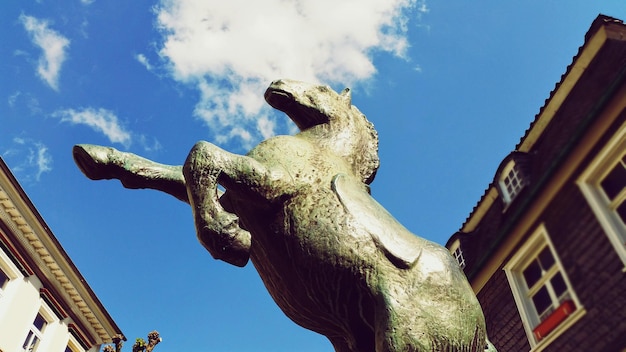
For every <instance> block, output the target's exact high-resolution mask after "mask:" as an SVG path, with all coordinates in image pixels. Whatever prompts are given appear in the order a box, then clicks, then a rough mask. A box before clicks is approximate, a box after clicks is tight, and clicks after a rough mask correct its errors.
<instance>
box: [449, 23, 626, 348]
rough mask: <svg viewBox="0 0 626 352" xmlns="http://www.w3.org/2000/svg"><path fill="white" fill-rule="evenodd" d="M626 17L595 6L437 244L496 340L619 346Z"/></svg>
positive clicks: (523, 344)
mask: <svg viewBox="0 0 626 352" xmlns="http://www.w3.org/2000/svg"><path fill="white" fill-rule="evenodd" d="M625 243H626V25H624V24H623V22H622V21H619V20H616V19H614V18H610V17H607V16H603V15H600V16H598V17H597V18H596V20H595V21H594V22H593V23H592V25H591V28H590V29H589V31H588V32H587V34H586V35H585V38H584V43H583V45H582V46H581V47H580V49H579V51H578V53H577V54H576V56H575V57H574V60H573V62H572V64H571V65H570V66H569V67H568V68H567V70H566V72H565V74H564V75H563V76H562V77H561V81H560V82H559V83H557V85H556V87H555V89H554V90H553V91H552V92H551V94H550V96H549V98H548V99H547V100H546V102H545V105H544V106H543V107H542V108H541V109H540V111H539V113H538V114H537V115H536V117H535V119H534V121H533V122H532V124H531V126H530V128H529V129H528V130H527V131H526V133H525V134H524V136H523V137H522V139H521V141H520V142H519V144H518V145H517V146H516V148H515V150H514V151H513V152H511V153H510V154H509V155H508V156H507V157H506V158H505V159H504V160H503V161H502V163H501V164H500V166H499V167H498V169H497V170H496V172H495V176H494V179H493V181H492V183H491V184H490V185H489V186H488V188H487V190H486V191H485V193H484V195H483V196H482V198H481V199H480V200H479V202H478V204H477V205H476V206H475V207H474V209H473V210H472V212H471V214H470V215H469V217H468V218H467V220H466V221H465V223H464V224H463V225H462V227H461V229H460V230H459V231H458V232H457V233H455V234H454V235H453V236H452V237H451V238H450V239H449V240H448V243H447V244H446V246H447V247H448V249H449V250H450V251H451V253H453V254H454V255H455V257H456V258H457V260H458V261H459V265H461V266H462V267H463V270H464V271H465V274H466V276H467V277H468V279H469V281H470V283H471V285H472V287H473V289H474V292H475V293H476V295H477V297H478V299H479V301H480V302H481V304H482V306H483V310H484V312H485V318H486V321H487V329H488V332H489V336H490V338H491V340H492V342H493V343H494V344H495V345H496V347H497V348H498V350H499V351H516V352H517V351H596V352H602V351H606V352H609V351H611V352H612V351H626V277H625V275H626V245H625Z"/></svg>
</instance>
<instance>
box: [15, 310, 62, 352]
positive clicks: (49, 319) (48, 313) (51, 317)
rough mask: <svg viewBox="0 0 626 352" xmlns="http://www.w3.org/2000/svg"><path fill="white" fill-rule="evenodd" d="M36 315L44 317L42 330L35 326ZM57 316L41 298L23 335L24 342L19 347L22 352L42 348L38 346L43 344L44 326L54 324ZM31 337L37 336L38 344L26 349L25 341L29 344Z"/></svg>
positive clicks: (35, 351)
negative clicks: (35, 312)
mask: <svg viewBox="0 0 626 352" xmlns="http://www.w3.org/2000/svg"><path fill="white" fill-rule="evenodd" d="M37 315H41V317H42V318H43V319H44V321H45V325H44V326H43V329H42V330H39V329H38V328H37V327H36V326H35V319H36V318H37ZM58 320H59V318H58V317H57V316H56V315H55V314H54V312H53V311H52V309H50V307H48V305H47V304H46V303H45V302H44V301H43V300H41V304H40V307H39V310H38V311H37V314H36V315H35V316H34V317H33V322H32V323H31V325H30V327H29V328H28V330H27V332H26V334H25V337H24V342H23V344H22V347H21V351H23V352H31V351H32V352H37V351H40V352H41V351H43V350H42V349H40V347H41V346H42V344H44V343H45V342H44V340H45V337H46V330H47V329H46V328H47V327H48V326H50V325H52V324H54V323H55V322H58ZM31 332H32V335H31ZM32 337H37V339H38V340H39V344H37V345H36V346H35V348H34V349H28V348H25V347H24V346H25V345H26V344H27V342H29V341H28V340H31V341H30V344H32Z"/></svg>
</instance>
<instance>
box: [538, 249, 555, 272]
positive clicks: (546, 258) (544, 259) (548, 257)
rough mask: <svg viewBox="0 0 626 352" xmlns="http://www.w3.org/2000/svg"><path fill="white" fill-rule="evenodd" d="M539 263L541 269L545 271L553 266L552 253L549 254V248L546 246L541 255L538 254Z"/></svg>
mask: <svg viewBox="0 0 626 352" xmlns="http://www.w3.org/2000/svg"><path fill="white" fill-rule="evenodd" d="M539 261H540V262H541V267H542V268H543V270H545V271H548V270H549V269H550V268H551V267H552V265H554V257H552V252H550V248H548V246H546V247H545V248H544V249H543V250H542V251H541V253H539Z"/></svg>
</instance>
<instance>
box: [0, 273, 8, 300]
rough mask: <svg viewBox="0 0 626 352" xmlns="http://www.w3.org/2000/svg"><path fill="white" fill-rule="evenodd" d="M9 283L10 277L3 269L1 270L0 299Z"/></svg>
mask: <svg viewBox="0 0 626 352" xmlns="http://www.w3.org/2000/svg"><path fill="white" fill-rule="evenodd" d="M8 282H9V275H7V274H6V273H5V272H4V270H2V268H0V297H2V291H3V290H4V288H5V286H6V285H7V283H8Z"/></svg>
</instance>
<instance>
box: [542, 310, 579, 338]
mask: <svg viewBox="0 0 626 352" xmlns="http://www.w3.org/2000/svg"><path fill="white" fill-rule="evenodd" d="M575 310H576V305H575V304H574V302H573V301H572V300H568V301H565V302H563V303H562V304H561V305H560V306H559V308H557V309H556V310H555V311H554V312H552V313H551V314H550V315H548V317H547V318H546V319H544V321H542V322H541V324H539V325H537V327H536V328H535V329H534V330H533V333H534V334H535V338H537V341H541V339H543V338H544V337H546V336H548V334H549V333H551V332H552V330H554V329H555V328H556V327H557V326H559V324H561V323H562V322H563V320H565V318H567V317H568V316H570V314H572V313H573V312H574V311H575Z"/></svg>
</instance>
